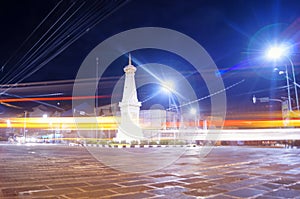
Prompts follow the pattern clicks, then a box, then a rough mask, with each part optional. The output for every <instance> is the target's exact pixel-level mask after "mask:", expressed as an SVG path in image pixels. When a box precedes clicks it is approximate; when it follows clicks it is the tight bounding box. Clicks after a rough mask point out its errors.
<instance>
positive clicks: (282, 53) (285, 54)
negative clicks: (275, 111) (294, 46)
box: [266, 44, 299, 111]
mask: <svg viewBox="0 0 300 199" xmlns="http://www.w3.org/2000/svg"><path fill="white" fill-rule="evenodd" d="M289 54H290V46H288V45H285V44H280V45H275V46H271V47H270V48H269V49H268V50H267V51H266V58H267V59H268V60H272V61H279V60H282V59H284V58H286V59H288V61H289V63H290V64H291V67H292V70H291V71H292V74H293V84H294V89H295V96H296V104H297V110H298V111H299V100H298V90H297V87H298V84H297V82H296V77H295V70H294V64H293V62H292V60H291V59H290V57H289ZM285 75H286V83H287V90H288V101H289V105H288V106H289V110H290V111H292V104H291V95H290V85H289V75H288V68H287V64H285Z"/></svg>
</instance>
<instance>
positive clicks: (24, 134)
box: [23, 111, 27, 143]
mask: <svg viewBox="0 0 300 199" xmlns="http://www.w3.org/2000/svg"><path fill="white" fill-rule="evenodd" d="M26 116H27V111H24V129H23V130H24V132H23V136H24V143H26Z"/></svg>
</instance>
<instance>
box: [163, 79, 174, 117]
mask: <svg viewBox="0 0 300 199" xmlns="http://www.w3.org/2000/svg"><path fill="white" fill-rule="evenodd" d="M162 91H163V92H164V93H166V94H167V95H168V108H167V109H166V116H167V119H168V120H170V121H171V119H169V118H170V114H168V111H169V112H170V110H171V95H172V92H173V91H174V84H173V82H171V81H165V82H162ZM168 115H169V117H168ZM168 120H167V121H168Z"/></svg>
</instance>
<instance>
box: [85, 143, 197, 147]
mask: <svg viewBox="0 0 300 199" xmlns="http://www.w3.org/2000/svg"><path fill="white" fill-rule="evenodd" d="M83 146H85V147H99V148H183V147H189V148H194V147H198V146H197V145H195V144H193V145H129V144H110V145H104V144H83Z"/></svg>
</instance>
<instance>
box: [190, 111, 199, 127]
mask: <svg viewBox="0 0 300 199" xmlns="http://www.w3.org/2000/svg"><path fill="white" fill-rule="evenodd" d="M190 112H191V114H192V115H193V116H194V126H195V128H197V110H196V109H195V108H191V110H190Z"/></svg>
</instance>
